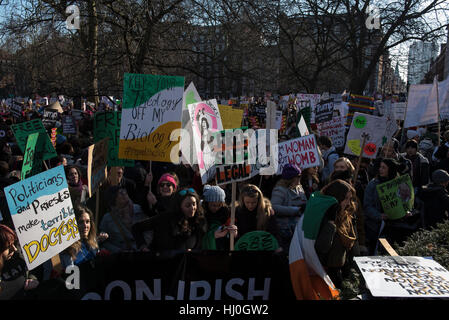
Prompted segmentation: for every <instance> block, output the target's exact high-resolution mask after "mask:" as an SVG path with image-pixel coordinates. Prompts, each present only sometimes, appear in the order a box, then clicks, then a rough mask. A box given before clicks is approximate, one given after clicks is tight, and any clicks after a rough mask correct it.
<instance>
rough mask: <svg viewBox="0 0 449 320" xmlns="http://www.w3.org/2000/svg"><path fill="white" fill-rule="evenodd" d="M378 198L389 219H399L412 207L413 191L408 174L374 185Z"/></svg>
mask: <svg viewBox="0 0 449 320" xmlns="http://www.w3.org/2000/svg"><path fill="white" fill-rule="evenodd" d="M376 189H377V192H378V194H379V200H380V203H381V204H382V208H383V209H384V212H385V214H387V215H388V218H390V219H392V220H393V219H399V218H402V217H403V216H405V215H406V213H407V212H409V211H411V210H412V209H413V203H414V201H415V193H414V189H413V184H412V180H411V179H410V176H409V175H408V174H406V175H403V176H400V177H398V178H396V179H393V180H390V181H387V182H384V183H381V184H378V185H377V186H376Z"/></svg>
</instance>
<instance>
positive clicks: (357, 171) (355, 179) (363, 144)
mask: <svg viewBox="0 0 449 320" xmlns="http://www.w3.org/2000/svg"><path fill="white" fill-rule="evenodd" d="M366 136H367V135H363V142H362V148H361V149H360V155H359V160H358V161H357V167H356V168H355V172H354V176H353V177H352V181H353V185H354V186H355V183H356V181H357V176H358V175H359V169H360V164H361V163H362V155H363V149H364V148H365V143H366Z"/></svg>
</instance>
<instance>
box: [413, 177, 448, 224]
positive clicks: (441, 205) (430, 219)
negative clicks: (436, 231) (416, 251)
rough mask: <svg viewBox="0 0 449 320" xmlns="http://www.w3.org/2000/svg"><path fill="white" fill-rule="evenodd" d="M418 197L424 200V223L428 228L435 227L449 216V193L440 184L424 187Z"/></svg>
mask: <svg viewBox="0 0 449 320" xmlns="http://www.w3.org/2000/svg"><path fill="white" fill-rule="evenodd" d="M418 197H419V198H420V199H421V200H422V201H423V202H424V224H425V227H426V229H430V228H431V227H434V226H435V225H436V224H437V223H439V222H444V220H446V219H447V218H448V216H447V212H449V193H448V192H447V190H446V188H445V187H444V186H442V185H439V184H433V183H431V184H429V185H427V186H424V187H422V189H421V191H420V193H419V195H418Z"/></svg>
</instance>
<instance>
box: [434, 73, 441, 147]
mask: <svg viewBox="0 0 449 320" xmlns="http://www.w3.org/2000/svg"><path fill="white" fill-rule="evenodd" d="M433 82H434V84H436V91H437V109H438V117H437V121H438V146H440V144H441V143H440V136H441V121H440V101H439V100H440V97H439V94H438V78H437V76H435V77H434V78H433Z"/></svg>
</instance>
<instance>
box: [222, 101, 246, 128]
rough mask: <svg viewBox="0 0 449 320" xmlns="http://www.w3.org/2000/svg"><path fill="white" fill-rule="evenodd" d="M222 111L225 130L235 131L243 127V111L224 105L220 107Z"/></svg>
mask: <svg viewBox="0 0 449 320" xmlns="http://www.w3.org/2000/svg"><path fill="white" fill-rule="evenodd" d="M218 109H220V116H221V123H222V124H223V130H226V129H235V128H240V127H241V126H242V120H243V110H242V109H234V108H232V107H231V106H226V105H223V104H219V105H218Z"/></svg>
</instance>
